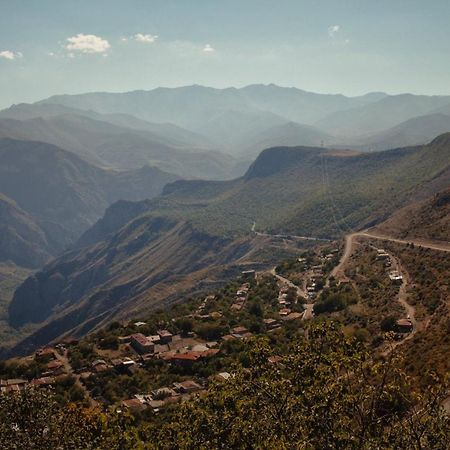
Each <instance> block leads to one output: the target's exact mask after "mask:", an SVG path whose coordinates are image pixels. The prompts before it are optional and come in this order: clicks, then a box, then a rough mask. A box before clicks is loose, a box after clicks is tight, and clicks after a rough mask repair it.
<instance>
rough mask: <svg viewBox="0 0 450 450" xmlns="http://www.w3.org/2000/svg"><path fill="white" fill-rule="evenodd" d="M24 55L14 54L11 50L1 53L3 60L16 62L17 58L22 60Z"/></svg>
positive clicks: (0, 56)
mask: <svg viewBox="0 0 450 450" xmlns="http://www.w3.org/2000/svg"><path fill="white" fill-rule="evenodd" d="M22 57H23V55H22V53H20V52H12V51H11V50H3V51H1V52H0V58H1V59H7V60H9V61H14V60H15V59H17V58H22Z"/></svg>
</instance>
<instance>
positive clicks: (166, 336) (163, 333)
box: [157, 330, 173, 344]
mask: <svg viewBox="0 0 450 450" xmlns="http://www.w3.org/2000/svg"><path fill="white" fill-rule="evenodd" d="M157 333H158V336H159V340H160V342H161V344H169V343H170V342H172V337H173V335H172V333H171V332H170V331H168V330H159V331H158V332H157Z"/></svg>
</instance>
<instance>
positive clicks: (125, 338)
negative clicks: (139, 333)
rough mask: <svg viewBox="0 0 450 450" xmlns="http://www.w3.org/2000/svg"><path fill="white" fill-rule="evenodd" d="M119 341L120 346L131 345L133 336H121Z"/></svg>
mask: <svg viewBox="0 0 450 450" xmlns="http://www.w3.org/2000/svg"><path fill="white" fill-rule="evenodd" d="M117 340H118V342H119V344H129V343H130V342H131V336H130V335H129V336H119V337H118V338H117Z"/></svg>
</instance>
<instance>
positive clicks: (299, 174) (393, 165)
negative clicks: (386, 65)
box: [9, 135, 450, 351]
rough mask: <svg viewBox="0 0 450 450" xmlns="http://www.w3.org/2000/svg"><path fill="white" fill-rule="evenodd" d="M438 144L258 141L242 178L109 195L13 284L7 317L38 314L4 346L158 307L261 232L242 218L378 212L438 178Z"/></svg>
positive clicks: (299, 229) (242, 254) (328, 221)
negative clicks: (100, 209) (345, 147)
mask: <svg viewBox="0 0 450 450" xmlns="http://www.w3.org/2000/svg"><path fill="white" fill-rule="evenodd" d="M449 150H450V136H448V135H447V136H442V137H440V138H439V139H437V140H436V141H434V142H433V143H432V144H430V145H427V146H421V147H413V148H405V149H397V150H392V151H387V152H380V153H370V154H357V153H354V152H343V151H339V152H338V151H332V150H327V149H318V148H306V147H302V148H288V147H286V148H277V149H268V150H266V151H264V152H263V153H262V154H261V155H260V156H259V157H258V159H257V160H256V161H255V162H254V164H253V165H252V166H251V167H250V169H249V170H248V172H247V173H246V175H245V176H244V177H243V178H240V179H237V180H234V181H227V182H208V181H177V182H175V183H173V184H170V185H168V186H167V187H166V188H165V189H164V192H163V195H161V196H160V197H158V198H155V199H151V200H146V201H143V202H139V203H132V202H119V203H117V204H115V205H113V206H112V207H111V208H110V209H109V210H108V211H107V213H106V214H105V216H104V218H103V219H101V220H100V221H99V222H98V223H97V224H96V225H95V226H94V227H93V228H91V229H90V230H89V231H88V232H87V233H85V235H84V236H83V237H82V238H81V240H80V241H79V243H78V249H77V250H74V251H72V252H69V253H67V254H65V255H63V256H62V257H60V258H58V259H56V260H55V261H54V262H52V263H51V264H49V265H48V266H46V267H45V268H44V269H43V270H42V271H41V272H39V273H37V274H36V275H34V276H32V277H30V278H29V279H27V280H26V281H25V283H24V284H22V286H21V287H20V288H19V289H18V290H17V291H16V293H15V295H14V299H13V301H12V303H11V306H10V310H9V312H10V321H11V324H12V325H13V326H15V327H19V328H20V327H23V326H24V325H26V324H28V323H30V322H38V323H39V324H40V329H39V330H38V331H36V332H35V333H33V334H32V335H31V336H30V337H29V338H27V339H26V340H25V341H23V342H22V343H20V344H18V346H17V347H16V351H24V349H30V348H33V347H34V346H36V345H41V344H43V343H45V342H47V341H48V340H51V339H53V338H56V337H57V336H60V335H62V334H65V333H67V332H69V331H70V333H74V334H77V335H81V334H83V333H85V332H86V331H88V330H90V329H92V328H94V327H95V326H96V325H98V324H100V323H104V322H106V321H107V320H111V318H113V317H115V318H117V317H121V316H129V315H130V314H131V313H133V312H136V311H139V310H145V309H148V308H155V307H158V306H160V305H161V304H164V302H167V301H171V299H172V300H173V299H174V298H176V295H177V293H179V292H181V291H183V290H184V291H189V290H190V289H194V288H195V286H198V285H199V283H200V284H201V283H202V280H203V283H204V282H205V279H210V280H211V279H212V280H217V279H220V278H221V277H222V275H221V274H222V271H223V270H228V269H227V268H230V265H231V266H233V265H235V264H237V263H244V262H245V261H248V260H247V259H246V255H247V254H252V252H253V250H254V249H255V248H256V246H257V245H258V240H260V239H264V237H262V236H258V235H255V233H252V232H251V228H252V224H254V222H256V227H257V228H256V229H257V230H259V231H261V230H263V229H265V230H273V231H275V230H276V231H283V232H288V233H292V234H299V235H310V236H311V235H312V236H325V237H340V236H342V234H343V233H345V232H348V230H351V229H355V228H363V227H366V226H368V225H370V224H371V223H373V222H380V221H381V220H382V219H383V218H384V217H386V216H387V215H388V214H390V213H392V212H393V211H395V210H396V209H398V208H399V207H400V206H403V205H405V204H406V203H408V201H410V199H411V196H416V195H419V194H420V193H421V192H425V191H430V190H432V189H435V188H436V187H437V186H440V184H442V183H448V175H449V171H448V166H449V163H450V161H449V156H450V153H449ZM446 168H447V172H446V171H445V169H446ZM447 185H448V184H447ZM394 193H395V196H394Z"/></svg>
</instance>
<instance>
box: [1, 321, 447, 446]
mask: <svg viewBox="0 0 450 450" xmlns="http://www.w3.org/2000/svg"><path fill="white" fill-rule="evenodd" d="M286 350H287V352H286V353H285V354H284V356H282V360H281V361H279V362H277V363H273V362H271V360H269V357H270V356H273V355H274V353H273V350H272V348H271V345H269V341H268V340H267V339H257V340H254V341H253V342H252V343H251V345H250V347H249V349H248V359H247V361H245V364H244V365H243V364H239V363H238V365H237V366H236V368H235V370H234V372H233V376H232V377H231V378H230V379H229V380H228V381H225V382H220V383H219V382H217V383H213V384H212V385H211V386H210V389H209V391H208V392H207V393H206V394H205V395H202V396H198V397H194V399H193V400H191V401H188V402H185V403H183V404H181V405H180V406H174V407H173V408H170V409H169V410H168V411H167V412H166V413H165V414H164V415H163V416H154V415H147V416H145V417H144V416H142V417H141V418H140V420H138V421H136V420H131V418H130V417H128V416H127V415H126V414H123V413H122V414H118V413H116V412H113V411H109V412H100V411H99V410H97V409H85V408H81V407H77V406H75V405H68V406H60V405H59V404H58V403H57V402H56V401H55V398H54V396H53V395H52V394H51V393H47V392H44V391H34V390H26V391H24V392H22V393H20V394H2V395H0V447H1V448H2V449H4V450H10V449H11V450H12V449H18V448H21V449H22V448H30V449H31V448H34V449H42V450H43V449H49V448H61V449H62V450H66V449H73V448H76V449H79V450H83V449H120V450H127V449H130V450H131V449H139V448H140V449H174V450H175V449H199V448H201V449H203V448H204V449H219V448H221V449H235V448H252V449H269V448H286V449H287V448H308V449H311V450H316V449H317V450H322V449H325V448H330V449H331V448H343V449H344V448H345V449H350V450H351V449H355V450H356V449H359V450H369V449H370V450H375V449H380V448H395V449H398V450H421V449H425V448H426V449H434V450H445V449H446V448H447V444H448V441H449V439H450V435H449V430H450V423H449V417H448V416H447V415H446V414H444V411H443V409H442V408H441V407H440V404H441V401H442V399H443V397H444V396H445V394H446V389H448V387H447V386H446V385H445V384H443V382H441V381H440V380H438V379H436V378H433V377H432V376H431V375H429V378H428V379H429V380H430V381H431V382H432V384H431V385H427V386H426V387H425V388H424V389H423V391H417V390H416V391H415V390H413V389H412V386H411V384H410V381H409V379H408V377H407V376H406V375H405V373H404V372H403V371H402V370H401V369H400V368H399V367H400V366H401V365H402V364H401V363H400V361H399V359H398V357H397V356H396V355H395V354H394V353H392V354H390V355H389V356H388V357H387V358H386V360H384V361H374V360H372V359H371V357H370V355H369V354H368V353H367V351H366V350H365V349H364V347H363V346H362V344H360V343H358V342H357V341H356V340H354V339H348V338H346V337H345V336H344V335H343V334H342V333H341V332H339V331H337V330H336V329H335V328H334V327H330V326H315V327H311V328H310V329H309V330H308V338H307V339H306V338H297V339H294V340H292V341H291V342H290V343H289V344H288V346H287V348H286ZM422 392H423V393H422Z"/></svg>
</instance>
